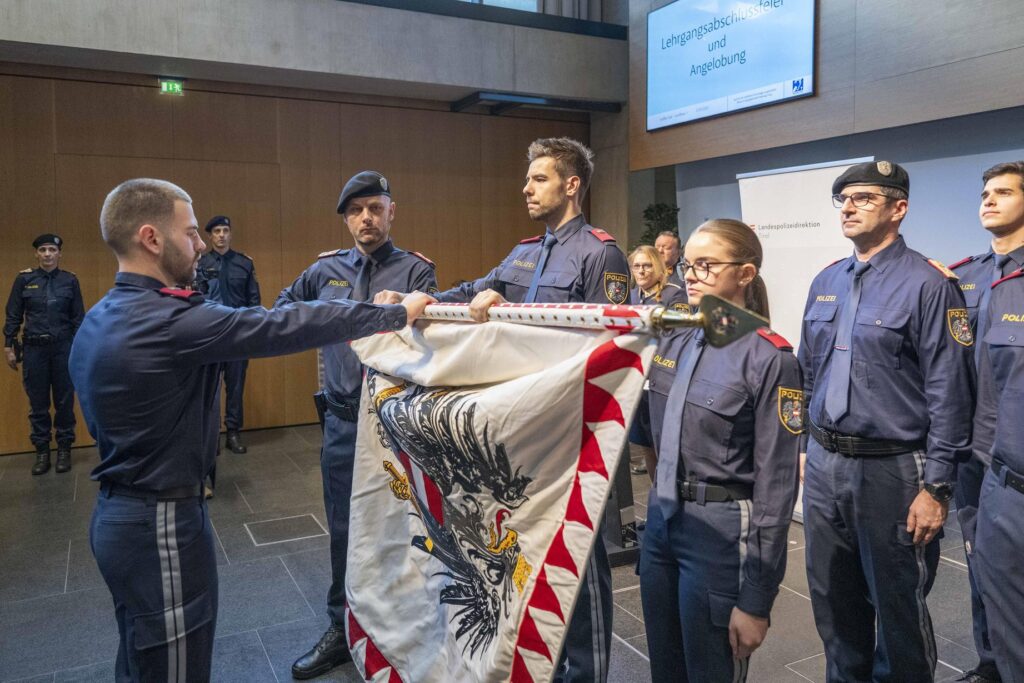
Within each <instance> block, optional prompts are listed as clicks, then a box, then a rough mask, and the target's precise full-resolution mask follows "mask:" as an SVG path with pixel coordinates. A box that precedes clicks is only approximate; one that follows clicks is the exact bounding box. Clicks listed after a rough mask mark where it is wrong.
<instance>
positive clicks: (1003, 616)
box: [974, 469, 1024, 683]
mask: <svg viewBox="0 0 1024 683" xmlns="http://www.w3.org/2000/svg"><path fill="white" fill-rule="evenodd" d="M1005 472H1006V470H1005V469H1004V470H1003V471H1002V472H1001V473H1000V475H1001V476H998V477H997V476H996V475H995V473H994V472H993V471H992V470H991V469H989V470H988V471H987V472H986V474H985V479H984V482H983V483H982V486H981V505H980V506H979V508H978V528H977V533H976V537H977V544H976V547H975V549H974V569H975V572H976V574H977V578H978V587H979V588H980V589H981V598H982V600H984V602H985V615H986V616H987V617H988V633H989V637H990V638H991V640H992V652H993V654H994V655H995V660H996V665H997V666H998V668H999V675H1000V676H1001V677H1002V679H1003V681H1004V683H1022V682H1024V618H1022V617H1021V615H1022V614H1024V582H1022V581H1021V577H1022V576H1024V540H1022V536H1021V520H1024V493H1020V492H1019V491H1016V490H1014V489H1012V488H1009V487H1008V486H1006V484H1005ZM1017 474H1018V475H1024V472H1017Z"/></svg>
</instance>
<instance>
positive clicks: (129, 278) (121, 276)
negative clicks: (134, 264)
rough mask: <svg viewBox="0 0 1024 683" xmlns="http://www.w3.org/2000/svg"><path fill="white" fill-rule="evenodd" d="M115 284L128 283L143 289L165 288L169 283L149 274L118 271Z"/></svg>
mask: <svg viewBox="0 0 1024 683" xmlns="http://www.w3.org/2000/svg"><path fill="white" fill-rule="evenodd" d="M114 284H115V285H127V286H130V287H142V288H143V289H163V288H164V287H166V286H167V285H165V284H164V283H162V282H160V281H159V280H157V279H156V278H155V277H149V276H148V275H139V274H138V273H123V272H122V273H118V274H117V275H115V276H114Z"/></svg>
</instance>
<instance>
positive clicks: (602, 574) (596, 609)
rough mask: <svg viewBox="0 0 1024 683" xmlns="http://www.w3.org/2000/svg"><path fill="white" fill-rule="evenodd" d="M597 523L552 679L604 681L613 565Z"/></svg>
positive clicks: (561, 681) (576, 682) (558, 682)
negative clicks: (592, 547)
mask: <svg viewBox="0 0 1024 683" xmlns="http://www.w3.org/2000/svg"><path fill="white" fill-rule="evenodd" d="M602 530H603V526H602V527H598V530H597V538H595V539H594V549H593V550H592V551H591V552H590V558H589V559H588V560H587V565H586V569H585V571H584V572H583V580H582V583H581V585H580V592H579V595H578V596H577V597H576V607H574V608H573V612H572V616H571V617H570V618H569V625H568V627H566V630H565V642H564V643H563V645H562V653H561V656H560V658H559V661H558V666H557V667H556V670H555V675H554V678H553V679H552V681H553V683H584V682H586V683H595V682H596V683H604V681H607V680H608V653H609V652H610V650H611V648H612V608H613V605H612V567H611V564H609V562H608V551H607V549H606V548H605V547H604V538H603V536H604V534H603V532H602Z"/></svg>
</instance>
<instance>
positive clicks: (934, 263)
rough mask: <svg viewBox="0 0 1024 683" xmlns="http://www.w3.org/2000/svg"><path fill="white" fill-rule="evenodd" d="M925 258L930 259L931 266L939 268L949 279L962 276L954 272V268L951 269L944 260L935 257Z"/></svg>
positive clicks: (956, 278) (957, 278)
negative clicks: (937, 259)
mask: <svg viewBox="0 0 1024 683" xmlns="http://www.w3.org/2000/svg"><path fill="white" fill-rule="evenodd" d="M925 260H926V261H928V265H929V266H931V267H932V268H934V269H935V270H937V271H939V272H940V273H942V274H943V276H945V277H946V278H947V279H950V280H959V279H960V276H959V275H957V274H956V273H954V272H953V271H952V270H950V269H949V268H948V267H947V266H946V264H944V263H943V262H942V261H936V260H935V259H933V258H930V259H925Z"/></svg>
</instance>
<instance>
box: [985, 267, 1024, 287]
mask: <svg viewBox="0 0 1024 683" xmlns="http://www.w3.org/2000/svg"><path fill="white" fill-rule="evenodd" d="M1021 276H1024V270H1022V269H1020V268H1018V269H1017V270H1015V271H1013V272H1012V273H1010V274H1009V275H1005V276H1003V277H1001V278H999V279H998V280H996V281H995V282H993V283H992V286H993V287H995V286H996V285H998V284H1000V283H1002V282H1006V281H1007V280H1012V279H1014V278H1018V277H1021Z"/></svg>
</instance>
